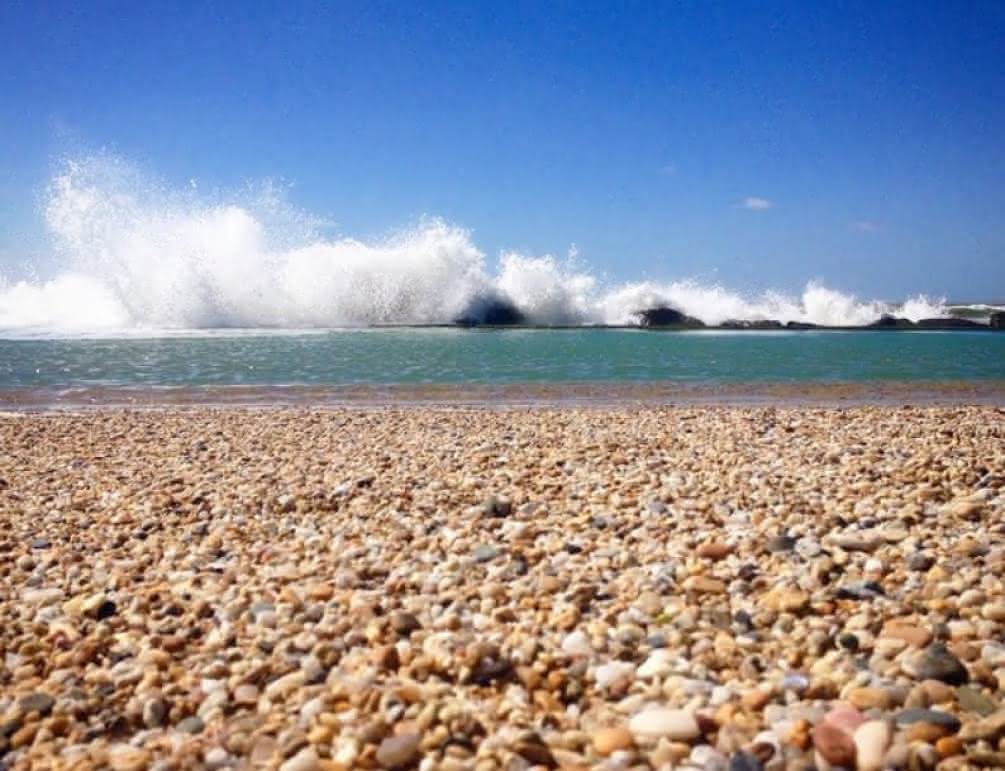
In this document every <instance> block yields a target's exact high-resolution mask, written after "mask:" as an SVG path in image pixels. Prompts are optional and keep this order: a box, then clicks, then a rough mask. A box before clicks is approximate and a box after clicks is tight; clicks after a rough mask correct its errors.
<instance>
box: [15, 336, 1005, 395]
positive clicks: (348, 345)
mask: <svg viewBox="0 0 1005 771" xmlns="http://www.w3.org/2000/svg"><path fill="white" fill-rule="evenodd" d="M1000 380H1005V334H1002V333H995V332H972V331H959V332H957V331H952V332H920V331H911V332H903V331H899V332H887V331H870V332H839V331H782V332H773V331H772V332H721V331H714V332H713V331H692V332H655V331H644V330H638V329H588V328H587V329H508V330H464V329H440V328H436V329H421V328H410V329H365V330H335V331H326V332H305V333H288V332H284V333H268V332H261V333H254V332H238V333H227V332H212V333H207V332H200V333H191V334H184V333H181V334H173V335H170V336H161V337H154V338H131V337H119V338H111V339H87V338H79V339H27V340H0V388H3V389H66V388H94V387H151V386H153V387H158V386H281V385H305V386H306V385H312V386H314V385H325V386H368V385H372V386H380V385H482V384H484V385H499V384H562V383H610V384H617V383H626V384H627V383H661V382H676V383H710V384H730V383H839V382H848V383H862V382H870V381H903V382H919V383H922V382H934V381H956V382H959V381H965V382H979V381H1000Z"/></svg>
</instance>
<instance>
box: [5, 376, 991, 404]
mask: <svg viewBox="0 0 1005 771" xmlns="http://www.w3.org/2000/svg"><path fill="white" fill-rule="evenodd" d="M909 404H915V405H933V406H935V405H945V406H953V405H990V406H999V407H1005V380H986V381H841V382H797V381H790V382H765V383H759V382H749V381H748V382H735V383H734V382H710V383H709V382H686V381H664V382H651V383H609V382H580V383H501V384H497V385H483V384H364V385H345V386H318V385H268V386H257V385H256V386H245V385H230V386H218V385H212V386H77V387H65V388H64V387H53V388H35V387H6V388H0V410H7V411H18V412H24V411H50V410H78V409H116V408H123V407H128V408H132V409H144V408H147V409H160V408H165V407H220V408H226V407H246V408H296V407H332V408H336V407H352V406H359V407H380V406H388V407H412V408H422V407H437V406H448V405H463V406H466V407H481V408H493V407H507V408H509V407H541V408H548V407H569V408H575V407H595V408H616V407H618V406H638V407H659V406H670V405H681V406H702V405H709V406H712V405H719V406H738V407H743V406H759V405H771V406H801V407H830V406H870V405H874V406H897V405H909Z"/></svg>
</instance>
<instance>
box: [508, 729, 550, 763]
mask: <svg viewBox="0 0 1005 771" xmlns="http://www.w3.org/2000/svg"><path fill="white" fill-rule="evenodd" d="M513 751H514V752H515V753H516V754H517V755H519V756H520V757H521V758H523V759H524V760H526V761H529V762H530V763H532V764H533V765H535V766H544V767H546V768H555V767H557V766H558V761H557V760H555V756H554V755H553V754H552V752H551V750H550V749H548V745H547V744H545V743H544V741H543V740H542V739H541V737H540V736H538V735H537V734H536V733H528V734H526V735H525V736H523V737H522V738H521V739H520V740H519V741H517V742H516V744H514V745H513Z"/></svg>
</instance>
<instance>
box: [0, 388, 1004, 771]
mask: <svg viewBox="0 0 1005 771" xmlns="http://www.w3.org/2000/svg"><path fill="white" fill-rule="evenodd" d="M0 523H2V524H3V530H2V532H0V574H2V582H0V758H2V761H0V764H2V765H3V766H5V767H7V768H18V769H20V768H25V769H27V768H40V769H41V768H53V769H64V768H65V769H70V768H105V767H110V768H112V769H116V770H117V771H121V770H123V769H144V768H155V769H159V770H160V771H167V769H182V768H216V769H224V768H234V769H238V768H257V767H261V768H281V769H283V771H312V770H313V769H350V768H380V767H386V768H411V767H417V768H420V769H423V771H432V770H433V769H447V770H454V771H461V770H462V769H477V770H478V771H492V770H494V769H504V770H505V771H525V770H526V769H528V768H530V767H534V766H536V767H550V768H601V769H608V770H609V771H618V770H620V769H628V768H639V769H646V768H695V769H711V770H715V769H724V770H725V769H730V770H734V769H735V770H739V769H759V768H767V769H783V768H792V769H795V768H810V767H813V766H814V765H815V766H816V767H817V768H822V769H825V768H831V767H842V766H844V767H858V768H860V769H877V768H882V767H890V768H911V769H926V768H935V767H936V766H938V767H939V768H962V767H976V766H989V765H1000V764H1003V763H1005V708H1003V703H1002V699H1003V692H1002V689H1003V688H1005V587H1003V568H1005V412H1003V411H1002V410H1001V409H998V408H995V407H935V406H930V407H909V408H902V407H896V408H894V407H851V408H845V409H822V408H802V409H794V408H775V407H761V408H757V407H747V408H740V407H715V406H706V407H680V408H671V407H667V408H657V407H647V408H616V409H572V408H566V409H543V408H542V409H522V408H520V409H516V408H514V409H496V410H493V409H447V408H438V409H423V408H410V409H393V408H383V409H361V408H345V409H328V410H320V409H306V408H288V409H281V410H249V409H234V408H231V409H217V410H212V409H176V408H169V409H165V410H146V411H124V410H112V409H108V410H96V411H92V412H86V413H80V414H66V413H49V414H30V413H20V414H11V413H5V414H3V415H2V416H0Z"/></svg>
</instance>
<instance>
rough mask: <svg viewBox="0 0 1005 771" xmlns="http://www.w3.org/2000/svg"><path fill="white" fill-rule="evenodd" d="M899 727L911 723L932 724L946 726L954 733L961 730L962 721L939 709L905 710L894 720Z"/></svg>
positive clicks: (916, 708)
mask: <svg viewBox="0 0 1005 771" xmlns="http://www.w3.org/2000/svg"><path fill="white" fill-rule="evenodd" d="M894 720H896V722H897V725H900V726H905V725H910V724H911V723H932V724H933V725H941V726H946V727H947V728H949V729H950V730H951V731H952V732H956V731H959V730H960V719H959V718H958V717H956V716H955V715H953V714H951V713H949V712H943V711H942V710H939V709H921V708H918V707H915V708H912V709H903V710H901V711H900V712H898V713H897V714H896V716H895V718H894Z"/></svg>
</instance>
